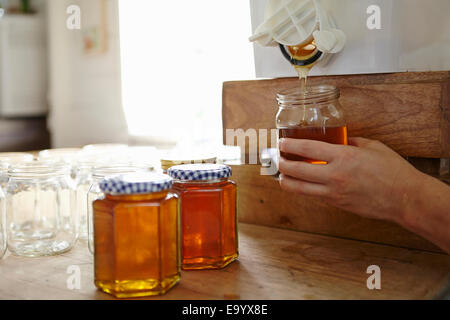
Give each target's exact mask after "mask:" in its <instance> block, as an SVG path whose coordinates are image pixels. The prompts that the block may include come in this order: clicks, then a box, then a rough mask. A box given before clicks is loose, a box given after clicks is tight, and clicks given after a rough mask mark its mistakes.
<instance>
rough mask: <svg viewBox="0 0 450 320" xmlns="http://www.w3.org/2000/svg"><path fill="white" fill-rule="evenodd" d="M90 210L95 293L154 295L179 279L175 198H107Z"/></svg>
mask: <svg viewBox="0 0 450 320" xmlns="http://www.w3.org/2000/svg"><path fill="white" fill-rule="evenodd" d="M93 206H94V247H95V248H94V250H95V255H94V269H95V285H96V286H97V287H98V288H99V289H101V290H103V291H105V292H107V293H110V294H112V295H114V296H116V297H118V298H128V297H140V296H148V295H159V294H164V293H165V292H167V290H169V289H170V288H171V287H173V286H174V285H175V284H176V283H177V282H178V281H179V280H180V272H179V262H180V261H179V235H178V228H179V225H178V224H179V217H178V214H179V204H178V197H177V195H176V194H174V193H170V192H168V191H164V192H156V193H151V194H143V195H140V194H135V195H117V196H116V195H114V196H113V195H109V194H107V195H106V197H105V199H102V200H96V201H95V202H94V204H93Z"/></svg>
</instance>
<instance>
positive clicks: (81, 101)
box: [47, 0, 128, 147]
mask: <svg viewBox="0 0 450 320" xmlns="http://www.w3.org/2000/svg"><path fill="white" fill-rule="evenodd" d="M47 1H48V34H49V37H48V39H49V52H50V53H49V64H50V90H49V104H50V115H49V129H50V132H51V135H52V147H69V146H82V145H85V144H89V143H102V142H127V140H128V130H127V125H126V121H125V116H124V113H123V110H122V98H121V81H120V49H119V23H118V21H119V19H118V3H117V0H106V8H107V10H106V12H107V23H108V30H107V32H108V50H107V52H106V53H105V54H98V55H86V54H85V53H84V52H83V38H82V35H83V26H85V27H86V24H85V22H86V19H85V18H86V17H87V15H90V17H92V16H94V17H95V16H98V17H100V12H97V11H98V3H96V2H98V1H100V0H47ZM72 4H76V5H79V6H80V8H81V30H69V29H67V27H66V19H67V17H68V16H69V15H68V14H67V13H66V9H67V7H68V6H69V5H72ZM99 19H100V18H99Z"/></svg>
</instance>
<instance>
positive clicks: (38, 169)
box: [8, 160, 70, 179]
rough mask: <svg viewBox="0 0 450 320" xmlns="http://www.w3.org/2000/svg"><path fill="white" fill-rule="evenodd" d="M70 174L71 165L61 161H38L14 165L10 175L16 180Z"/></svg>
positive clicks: (9, 172) (10, 167)
mask: <svg viewBox="0 0 450 320" xmlns="http://www.w3.org/2000/svg"><path fill="white" fill-rule="evenodd" d="M69 173H70V165H68V164H67V163H64V162H60V161H43V160H36V161H30V162H20V163H16V164H12V165H10V166H9V168H8V175H9V176H10V177H14V178H28V179H32V178H44V177H45V178H46V177H57V176H61V175H65V174H69Z"/></svg>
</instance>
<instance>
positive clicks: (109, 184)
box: [99, 172, 172, 195]
mask: <svg viewBox="0 0 450 320" xmlns="http://www.w3.org/2000/svg"><path fill="white" fill-rule="evenodd" d="M99 186H100V189H101V190H102V191H103V192H105V193H108V194H118V195H121V194H123V195H127V194H143V193H153V192H160V191H164V190H168V189H170V188H172V178H171V177H169V176H168V175H166V174H157V173H142V172H141V173H128V174H122V175H115V176H110V177H106V178H104V179H102V180H101V181H100V183H99Z"/></svg>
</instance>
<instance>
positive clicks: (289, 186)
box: [280, 174, 328, 197]
mask: <svg viewBox="0 0 450 320" xmlns="http://www.w3.org/2000/svg"><path fill="white" fill-rule="evenodd" d="M280 186H281V189H283V190H285V191H289V192H295V193H300V194H303V195H307V196H314V197H323V196H326V195H327V194H328V187H327V186H325V185H323V184H318V183H311V182H307V181H302V180H297V179H294V178H291V177H289V176H287V175H284V174H280Z"/></svg>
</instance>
